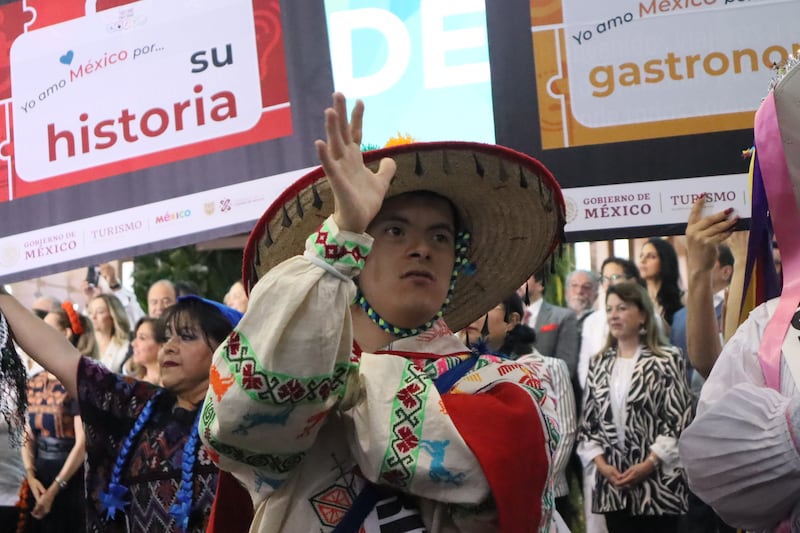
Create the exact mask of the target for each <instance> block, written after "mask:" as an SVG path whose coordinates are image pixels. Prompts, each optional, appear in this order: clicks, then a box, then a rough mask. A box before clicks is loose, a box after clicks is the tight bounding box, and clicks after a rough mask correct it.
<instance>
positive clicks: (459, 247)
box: [354, 231, 475, 337]
mask: <svg viewBox="0 0 800 533" xmlns="http://www.w3.org/2000/svg"><path fill="white" fill-rule="evenodd" d="M470 237H471V235H470V234H469V233H467V232H466V231H459V232H458V235H456V246H455V249H456V259H455V263H454V265H453V274H452V275H451V276H450V288H449V289H448V290H447V298H445V300H444V304H442V307H441V309H439V311H438V312H437V313H436V315H435V316H434V317H433V318H431V319H430V320H428V321H427V322H425V323H424V324H423V325H421V326H418V327H416V328H401V327H397V326H394V325H392V324H390V323H389V322H388V321H386V319H384V318H383V317H381V316H380V315H379V314H378V312H377V311H376V310H375V308H373V307H372V305H370V303H369V302H368V301H367V298H366V297H365V296H364V293H362V292H361V289H358V291H357V292H356V297H355V300H354V301H355V303H356V304H358V305H359V306H360V307H361V308H362V309H363V310H364V312H365V313H366V314H367V316H368V317H369V319H370V320H371V321H372V322H374V323H375V324H377V325H378V327H379V328H381V329H382V330H384V331H386V332H388V333H391V334H392V335H394V336H395V337H413V336H414V335H419V334H420V333H422V332H423V331H427V330H429V329H430V328H431V327H433V325H434V324H436V322H437V321H438V320H439V319H440V318H442V316H444V312H445V310H446V309H447V306H448V305H449V304H450V300H451V299H452V297H453V289H455V286H456V281H457V280H458V275H459V274H460V273H461V272H462V271H463V272H464V273H465V274H472V273H473V272H475V267H474V265H472V264H471V263H470V262H469V261H468V260H467V250H468V249H469V241H470Z"/></svg>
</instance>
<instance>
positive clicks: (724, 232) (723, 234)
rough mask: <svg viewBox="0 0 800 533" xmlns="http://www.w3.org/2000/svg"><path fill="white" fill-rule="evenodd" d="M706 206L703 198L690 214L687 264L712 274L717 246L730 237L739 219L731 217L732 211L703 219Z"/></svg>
mask: <svg viewBox="0 0 800 533" xmlns="http://www.w3.org/2000/svg"><path fill="white" fill-rule="evenodd" d="M704 204H705V198H704V197H701V198H700V199H698V200H697V201H696V202H695V203H694V205H693V206H692V211H691V213H690V214H689V221H688V223H687V225H686V247H687V262H688V263H690V266H691V267H692V268H695V269H698V270H701V271H709V272H710V271H711V269H712V268H714V262H715V261H716V260H717V244H719V243H721V242H722V241H724V240H725V239H727V238H728V237H730V235H731V233H732V232H733V226H734V225H735V224H736V221H737V220H739V217H738V216H733V217H731V216H730V214H731V213H732V211H733V210H732V209H726V210H725V211H720V212H718V213H714V214H711V215H708V216H706V217H703V216H701V214H702V211H703V205H704Z"/></svg>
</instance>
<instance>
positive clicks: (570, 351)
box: [520, 269, 579, 377]
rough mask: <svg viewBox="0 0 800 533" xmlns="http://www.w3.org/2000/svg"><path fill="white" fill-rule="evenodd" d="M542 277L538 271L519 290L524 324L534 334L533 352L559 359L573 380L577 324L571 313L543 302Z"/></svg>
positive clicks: (543, 274)
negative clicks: (565, 364)
mask: <svg viewBox="0 0 800 533" xmlns="http://www.w3.org/2000/svg"><path fill="white" fill-rule="evenodd" d="M546 276H547V274H546V273H545V271H544V270H543V269H541V270H539V271H537V272H535V273H534V274H533V275H532V276H531V277H530V278H528V281H527V282H526V284H525V285H523V286H522V287H520V293H521V294H520V295H521V296H522V297H523V298H525V297H526V294H527V299H526V300H525V303H526V308H525V323H526V324H527V325H528V326H530V327H532V328H533V329H534V330H536V345H535V346H536V350H537V351H538V352H539V353H541V354H542V355H546V356H547V357H558V358H559V359H563V360H564V361H565V362H566V363H567V367H568V368H569V373H570V377H574V376H576V375H577V371H578V341H579V338H578V321H577V318H576V317H575V313H574V312H573V311H572V310H570V309H567V308H565V307H559V306H557V305H552V304H549V303H547V302H546V301H544V299H543V295H544V286H545V279H546ZM526 286H527V292H526Z"/></svg>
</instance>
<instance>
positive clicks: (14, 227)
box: [0, 0, 333, 281]
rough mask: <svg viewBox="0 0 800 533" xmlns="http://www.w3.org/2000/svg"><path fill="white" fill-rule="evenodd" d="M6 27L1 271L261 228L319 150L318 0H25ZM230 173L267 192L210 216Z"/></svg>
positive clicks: (1, 20)
mask: <svg viewBox="0 0 800 533" xmlns="http://www.w3.org/2000/svg"><path fill="white" fill-rule="evenodd" d="M0 33H2V36H3V37H4V38H3V39H0V216H2V219H3V221H4V224H3V225H2V228H1V229H0V281H5V280H12V279H20V276H25V275H26V273H27V275H32V274H34V273H46V272H49V271H53V270H55V269H57V268H60V269H61V270H63V269H66V268H70V267H76V266H82V265H85V264H88V263H89V262H97V261H98V260H102V259H109V258H114V257H125V256H126V255H128V256H129V255H133V254H137V253H144V252H148V251H155V250H159V249H164V248H168V247H172V246H178V245H183V244H189V243H191V242H198V241H200V240H204V239H208V238H215V237H219V236H223V235H230V234H232V233H236V232H239V233H240V232H243V231H247V230H249V226H250V225H251V224H252V222H254V221H255V220H257V218H258V216H257V215H258V213H255V211H258V210H259V209H260V210H261V211H263V209H264V208H266V205H267V204H268V203H269V202H270V201H271V199H272V198H274V197H276V196H277V195H278V194H279V193H280V190H281V188H280V187H277V185H279V184H282V185H285V183H286V182H285V180H283V181H282V180H281V179H279V177H280V176H287V175H292V176H294V175H296V173H297V172H298V171H299V170H300V169H304V168H308V167H309V166H312V165H314V164H315V163H316V158H315V154H314V152H313V140H314V139H316V138H319V137H321V136H322V135H323V133H324V128H323V126H322V121H321V120H320V117H321V112H322V109H323V108H324V107H325V106H326V105H328V102H329V101H330V93H331V92H332V90H333V86H332V83H331V80H332V76H331V73H330V59H329V52H328V45H327V41H326V38H325V18H324V13H323V12H322V10H320V9H316V10H314V11H311V12H309V11H308V10H307V9H305V10H304V8H302V7H300V8H296V7H295V6H294V5H288V6H286V8H285V9H283V8H282V6H281V4H280V1H279V0H219V1H218V2H213V3H209V2H199V1H197V0H175V1H173V2H167V3H164V2H157V1H155V0H139V1H131V0H89V1H86V0H62V1H60V2H57V3H55V2H42V1H40V0H24V1H23V0H17V1H13V0H12V1H10V2H3V3H2V4H0ZM301 41H302V45H301ZM292 65H293V66H294V73H293V76H292V77H291V78H290V76H289V75H288V73H289V70H290V66H292ZM271 177H274V180H273V181H269V180H270V179H271ZM263 180H267V181H269V183H268V184H266V185H265V184H264V182H263ZM252 182H257V183H258V184H259V185H258V189H259V191H260V192H259V193H258V194H255V193H253V192H252V191H253V186H251V185H248V184H249V183H252ZM226 187H233V188H234V189H235V190H237V191H242V190H247V191H250V192H249V193H248V195H249V197H250V198H258V199H259V202H253V204H252V205H250V207H249V209H248V210H242V209H237V210H236V211H237V213H239V214H240V215H241V216H240V217H238V218H237V217H231V216H216V217H205V218H203V221H204V223H203V224H198V221H199V220H200V218H199V217H198V215H199V214H200V213H201V212H203V209H198V208H197V207H196V202H197V195H198V194H201V193H203V191H220V190H223V189H225V188H226ZM228 200H229V201H228V202H227V203H226V205H225V206H224V207H225V211H228V210H230V209H231V208H233V207H234V206H233V203H232V200H231V199H228ZM184 205H193V206H194V207H191V208H184V207H183V206H184ZM221 209H222V207H221V208H220V210H221ZM154 212H158V213H157V214H156V215H154V216H150V213H154ZM145 215H146V216H145ZM242 216H243V217H245V218H247V217H249V220H244V219H243V218H242Z"/></svg>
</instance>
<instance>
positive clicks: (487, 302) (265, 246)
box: [242, 142, 565, 331]
mask: <svg viewBox="0 0 800 533" xmlns="http://www.w3.org/2000/svg"><path fill="white" fill-rule="evenodd" d="M384 157H391V158H392V159H394V160H395V162H396V163H397V171H396V172H395V176H394V178H393V179H392V182H391V185H390V186H389V190H388V191H387V193H386V198H390V197H392V196H397V195H399V194H403V193H407V192H412V191H431V192H434V193H436V194H439V195H441V196H443V197H445V198H447V199H449V200H450V201H451V202H452V204H453V205H454V206H455V207H456V210H457V211H458V216H459V219H460V222H461V225H462V226H463V227H460V228H458V229H459V230H461V231H467V232H468V233H469V234H470V244H469V249H468V251H467V253H466V258H467V261H468V262H467V263H466V264H465V265H463V268H462V272H460V275H459V276H458V278H457V281H456V284H455V287H454V289H453V293H452V301H451V302H450V303H449V305H448V306H447V309H446V310H445V311H444V316H443V318H444V320H445V322H446V323H447V325H448V326H450V328H451V329H452V330H453V331H457V330H459V329H461V328H463V327H466V326H467V325H468V324H470V323H471V322H472V321H473V320H474V319H475V318H477V317H480V316H482V315H483V314H485V313H486V312H487V311H489V310H490V309H491V308H492V307H494V306H495V305H497V303H498V302H500V301H502V300H503V298H505V297H506V296H508V295H509V294H510V293H511V292H513V291H515V290H516V289H517V288H518V287H519V286H520V285H522V283H523V282H524V281H525V280H526V279H528V277H530V275H531V274H532V273H533V272H534V271H536V270H537V269H539V268H540V267H541V266H542V265H544V264H545V262H546V261H547V260H548V258H549V257H550V256H551V254H552V253H553V251H554V249H555V247H556V246H557V245H558V244H559V242H560V240H561V238H562V237H563V228H564V220H565V217H564V199H563V197H562V195H561V189H560V188H559V186H558V183H557V182H556V180H555V178H554V177H553V175H552V174H551V173H550V171H549V170H547V168H545V166H544V165H542V164H541V163H540V162H539V161H537V160H536V159H534V158H532V157H529V156H527V155H525V154H522V153H520V152H516V151H514V150H511V149H509V148H505V147H502V146H497V145H488V144H479V143H467V142H433V143H412V144H405V145H399V146H393V147H390V148H383V149H379V150H373V151H369V152H364V162H365V164H366V165H367V166H368V167H370V168H371V169H372V170H375V169H376V168H377V165H378V163H379V162H380V160H381V159H382V158H384ZM333 208H334V202H333V193H332V192H331V188H330V185H329V184H328V181H327V179H326V178H325V172H324V170H323V169H322V167H318V168H316V169H314V170H313V171H311V172H309V173H308V174H306V175H305V176H303V177H301V178H300V179H299V180H297V181H296V182H295V183H294V184H293V185H291V186H290V187H289V188H287V189H286V190H285V191H284V192H283V193H282V194H281V195H280V197H278V199H277V200H276V201H275V202H274V203H273V204H272V205H271V206H270V207H269V208H268V209H267V211H266V212H265V213H264V215H263V216H262V217H261V219H260V220H259V221H258V223H257V224H256V226H255V228H254V229H253V231H252V232H251V234H250V237H249V239H248V241H247V245H246V247H245V252H244V260H243V265H242V269H243V283H244V286H245V288H246V289H247V291H248V292H249V291H250V289H251V288H252V287H253V286H254V285H255V283H256V282H257V281H258V279H259V278H261V276H263V275H264V274H265V273H266V272H267V271H269V270H270V269H271V268H272V267H274V266H276V265H277V264H279V263H281V262H282V261H284V260H285V259H288V258H289V257H292V256H295V255H298V254H302V253H303V250H304V243H305V240H306V238H307V237H308V236H309V235H311V234H312V233H314V232H315V231H316V230H317V229H318V228H319V226H320V225H321V224H322V222H323V221H324V220H325V219H326V218H327V217H328V216H330V215H331V214H332V213H333Z"/></svg>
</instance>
